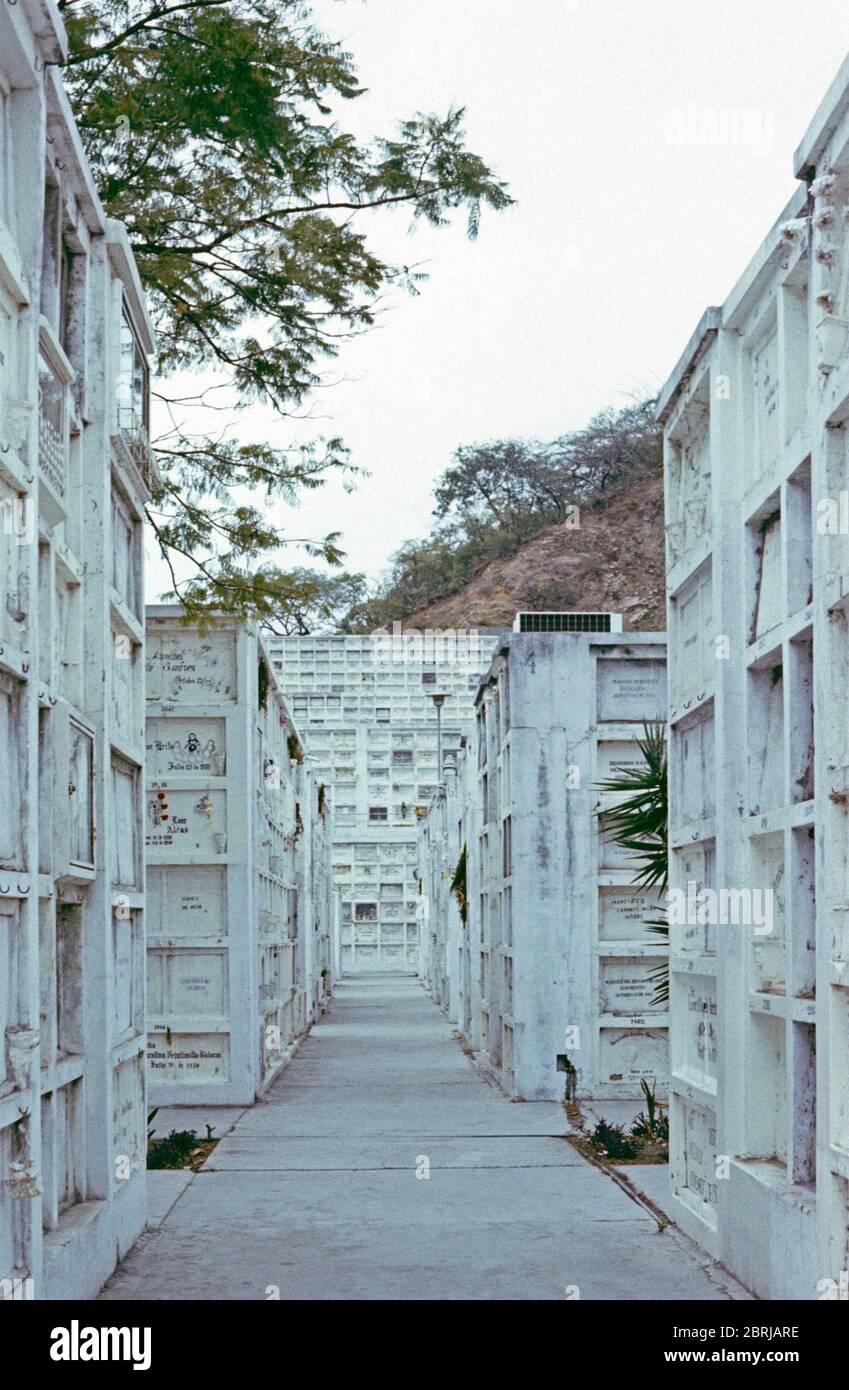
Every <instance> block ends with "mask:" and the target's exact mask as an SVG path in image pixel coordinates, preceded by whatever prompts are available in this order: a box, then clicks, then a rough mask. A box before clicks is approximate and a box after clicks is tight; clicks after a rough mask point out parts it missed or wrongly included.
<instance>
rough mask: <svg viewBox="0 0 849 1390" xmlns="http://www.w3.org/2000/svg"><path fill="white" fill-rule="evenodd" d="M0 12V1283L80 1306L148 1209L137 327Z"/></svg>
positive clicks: (82, 169) (85, 189)
mask: <svg viewBox="0 0 849 1390" xmlns="http://www.w3.org/2000/svg"><path fill="white" fill-rule="evenodd" d="M65 52H66V43H65V36H64V31H63V28H62V23H61V20H60V18H59V15H58V11H57V9H56V6H55V5H53V4H52V3H46V2H45V0H39V3H33V4H27V5H24V4H19V5H16V6H12V5H4V6H2V8H0V121H2V124H3V129H2V132H0V159H2V169H0V503H2V518H0V782H2V786H3V818H2V828H0V1277H2V1278H4V1279H5V1278H7V1277H11V1278H16V1277H18V1278H20V1277H24V1278H26V1277H31V1278H32V1279H33V1280H34V1284H35V1293H36V1297H38V1298H45V1297H46V1298H51V1299H57V1298H65V1299H72V1298H87V1297H90V1296H92V1295H93V1294H94V1293H95V1292H96V1290H97V1289H98V1287H99V1285H100V1284H101V1282H102V1281H103V1279H104V1278H105V1277H106V1275H107V1274H108V1273H109V1271H110V1270H111V1269H112V1268H113V1266H114V1264H115V1260H116V1258H117V1257H118V1256H119V1255H120V1254H122V1253H123V1252H124V1251H126V1250H127V1249H128V1248H129V1246H130V1245H131V1244H132V1242H133V1241H134V1239H135V1238H136V1236H137V1235H138V1233H139V1231H140V1230H141V1229H142V1227H143V1224H144V1213H145V1172H144V1154H145V1128H144V1120H145V1097H144V1070H143V1057H142V1053H143V1048H144V950H143V933H144V923H143V913H144V894H143V886H144V871H143V860H142V851H141V844H140V835H139V828H140V824H141V815H140V811H141V795H142V785H141V783H142V764H143V757H144V730H143V679H144V650H143V648H144V625H143V611H142V572H141V571H142V553H141V521H142V516H143V509H144V503H145V500H146V499H147V497H148V485H149V481H150V478H151V473H152V462H151V456H150V449H149V445H148V441H147V435H146V429H145V425H146V415H147V382H146V367H147V357H148V355H149V354H150V353H151V352H152V350H153V346H154V345H153V337H152V332H151V327H150V322H149V320H148V317H147V313H146V310H145V306H144V302H143V297H142V292H141V288H140V284H139V280H138V276H137V274H136V270H135V267H134V265H133V260H132V256H131V254H130V252H129V249H128V245H127V240H126V235H125V233H124V231H123V228H121V227H120V226H118V225H117V224H116V223H113V222H109V221H108V220H107V219H106V217H105V216H104V212H103V208H102V206H101V204H100V201H99V199H98V196H97V192H96V190H95V188H94V186H93V184H92V181H91V176H90V173H89V170H88V168H87V166H86V162H85V158H84V156H83V154H82V146H81V143H80V138H79V134H78V132H77V130H76V128H75V126H74V123H73V119H72V117H71V114H70V111H69V108H68V103H67V99H66V97H65V94H64V92H63V89H62V85H61V77H60V75H59V73H60V68H59V66H57V65H58V64H61V61H62V58H63V55H64V54H65Z"/></svg>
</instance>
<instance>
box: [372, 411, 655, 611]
mask: <svg viewBox="0 0 849 1390" xmlns="http://www.w3.org/2000/svg"><path fill="white" fill-rule="evenodd" d="M661 444H662V440H661V433H660V430H659V429H658V426H657V424H656V422H655V419H654V403H653V401H650V400H649V401H641V402H640V403H639V404H636V405H628V406H626V407H625V408H624V409H621V410H614V409H609V410H605V411H602V413H601V414H599V415H597V416H595V417H594V418H593V419H592V420H591V421H590V422H589V424H588V425H586V426H585V427H584V428H583V429H580V430H575V431H574V432H573V433H571V434H567V435H563V436H561V437H560V438H558V439H556V440H553V441H552V442H551V443H549V444H540V443H538V442H535V441H523V440H515V439H507V440H496V441H495V442H493V443H489V444H472V445H461V446H460V448H458V449H457V450H456V451H455V453H454V462H453V464H452V466H451V467H450V468H449V469H447V470H446V472H445V473H444V474H443V475H442V477H441V479H440V480H439V483H438V484H437V487H436V493H435V499H436V507H435V510H434V517H435V523H436V524H435V526H434V528H433V530H432V531H431V534H430V535H429V536H427V537H426V538H425V539H424V540H421V541H409V542H408V543H407V544H406V545H404V546H402V548H401V549H400V550H399V551H398V552H397V554H396V555H395V556H394V557H393V563H392V569H391V572H390V574H389V576H388V578H387V579H386V581H385V582H384V583H383V584H382V585H380V586H379V587H378V589H377V591H376V592H375V593H373V594H372V595H371V596H370V597H368V598H361V599H360V601H359V602H358V603H356V604H355V605H354V606H353V607H352V608H351V610H350V611H349V613H348V616H347V620H346V626H347V627H348V628H349V629H351V630H353V631H370V630H373V629H374V628H376V627H386V626H388V625H389V624H391V623H392V622H393V621H394V620H396V619H399V620H400V619H403V618H406V617H408V616H409V615H410V614H412V613H415V612H417V611H419V610H421V609H422V608H426V607H427V606H428V605H429V604H431V603H434V602H436V601H437V600H439V599H443V598H447V597H450V596H451V595H453V594H456V593H457V592H458V591H459V590H460V589H462V587H463V585H464V584H465V583H466V582H467V581H468V580H469V579H470V578H471V577H472V575H474V574H475V573H476V572H477V571H478V570H480V569H481V568H482V566H483V565H485V564H488V563H489V562H490V561H491V560H495V559H498V558H499V557H502V556H507V555H513V554H515V552H516V550H517V549H518V548H519V547H520V546H521V545H522V544H523V543H524V542H525V541H527V540H529V539H530V537H531V536H533V535H536V534H537V532H539V531H540V530H542V529H543V527H545V526H551V525H554V524H557V523H571V524H573V525H576V524H577V523H578V522H579V520H580V512H581V510H584V509H587V510H591V509H593V508H600V507H605V506H607V504H608V503H609V501H610V500H611V498H613V497H614V496H615V495H616V494H617V493H618V492H620V491H621V490H622V489H623V488H625V487H629V486H631V485H633V484H634V483H637V482H639V481H640V480H641V479H643V478H647V477H652V476H657V475H658V474H659V473H660V471H661V468H662V451H661Z"/></svg>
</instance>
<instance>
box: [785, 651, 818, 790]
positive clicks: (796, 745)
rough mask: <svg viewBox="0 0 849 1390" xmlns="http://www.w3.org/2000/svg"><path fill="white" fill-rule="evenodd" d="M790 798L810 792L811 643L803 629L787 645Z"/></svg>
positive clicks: (812, 662) (812, 739)
mask: <svg viewBox="0 0 849 1390" xmlns="http://www.w3.org/2000/svg"><path fill="white" fill-rule="evenodd" d="M788 665H789V673H788V674H789V681H790V685H789V691H788V694H789V700H790V704H789V711H790V800H791V801H792V802H799V801H811V800H812V799H813V795H814V643H813V630H812V629H811V628H807V629H806V630H805V631H804V632H803V633H800V635H799V636H798V637H795V638H794V639H793V641H792V642H791V643H790V644H789V650H788Z"/></svg>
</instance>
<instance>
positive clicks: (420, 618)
mask: <svg viewBox="0 0 849 1390" xmlns="http://www.w3.org/2000/svg"><path fill="white" fill-rule="evenodd" d="M519 608H554V609H577V610H584V611H590V610H593V611H602V612H607V611H608V610H610V611H612V612H616V613H622V615H623V626H624V627H625V628H626V629H630V630H632V631H636V630H640V631H657V632H659V631H663V629H664V628H665V626H666V608H665V585H664V553H663V480H662V478H661V477H659V476H658V477H652V478H648V479H646V480H643V481H641V482H639V483H635V484H634V486H633V487H630V488H628V489H627V491H623V492H622V493H620V494H619V495H618V496H617V497H616V498H615V499H614V500H613V501H612V502H611V504H610V506H609V507H607V508H606V509H604V510H598V511H595V510H587V511H583V512H582V513H581V524H580V526H579V527H577V528H575V527H572V526H569V525H567V524H562V525H555V526H548V527H546V528H545V530H543V531H539V532H538V533H537V534H536V535H535V536H532V537H531V539H530V540H528V541H526V542H525V543H524V545H522V546H521V547H520V549H519V550H517V551H516V552H515V554H513V555H511V556H509V557H506V558H500V559H496V560H491V561H490V562H489V563H488V564H486V565H485V566H484V567H483V568H482V569H481V570H480V571H479V572H478V573H477V574H476V575H474V576H473V577H472V579H470V580H469V582H468V583H467V584H466V585H464V587H463V588H462V589H460V590H459V591H458V592H457V593H456V594H453V595H452V596H450V597H448V598H444V599H440V600H439V601H438V602H435V603H432V604H429V605H428V606H427V607H425V608H421V609H419V610H418V611H417V612H415V613H411V614H409V615H407V616H405V618H404V626H405V627H414V628H418V629H420V630H422V629H425V628H429V627H430V628H437V627H439V628H445V627H501V626H509V625H510V624H511V623H512V621H513V618H514V616H515V614H516V610H517V609H519Z"/></svg>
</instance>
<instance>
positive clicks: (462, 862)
mask: <svg viewBox="0 0 849 1390" xmlns="http://www.w3.org/2000/svg"><path fill="white" fill-rule="evenodd" d="M451 892H452V893H453V894H454V896H455V897H456V899H457V905H458V907H459V909H460V920H461V922H462V923H463V926H465V925H466V917H467V915H468V901H467V893H466V846H465V845H464V846H463V849H462V852H461V854H460V858H459V859H458V860H457V867H456V869H455V870H454V877H453V878H452V880H451Z"/></svg>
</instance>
